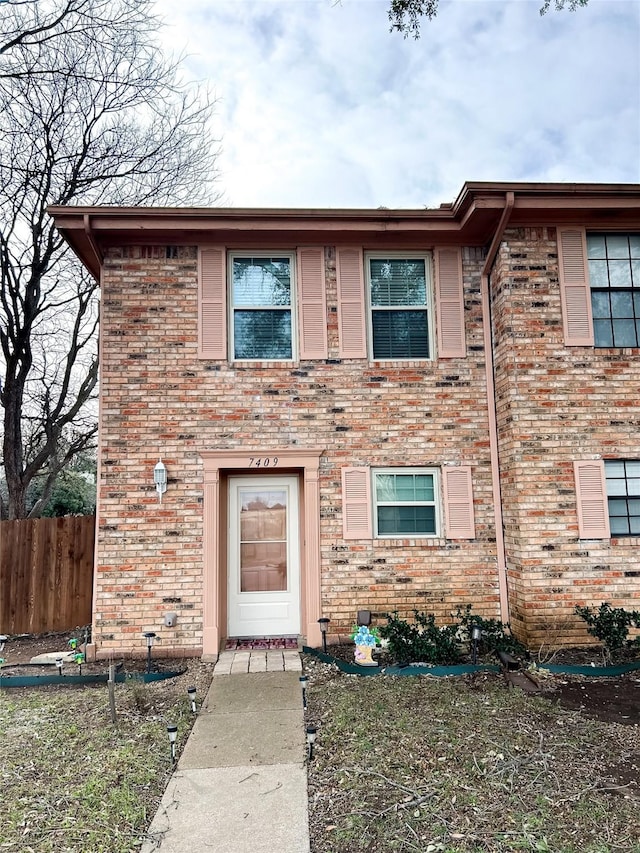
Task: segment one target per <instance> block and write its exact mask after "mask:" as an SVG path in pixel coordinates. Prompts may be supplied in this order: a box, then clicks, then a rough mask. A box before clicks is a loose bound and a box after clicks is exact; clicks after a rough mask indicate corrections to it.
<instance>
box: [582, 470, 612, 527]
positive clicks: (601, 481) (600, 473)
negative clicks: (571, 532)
mask: <svg viewBox="0 0 640 853" xmlns="http://www.w3.org/2000/svg"><path fill="white" fill-rule="evenodd" d="M573 470H574V473H575V478H576V499H577V502H578V534H579V536H580V539H609V538H611V530H610V527H609V502H608V501H607V481H606V476H605V472H604V462H603V461H602V460H601V459H595V460H591V461H589V462H574V463H573Z"/></svg>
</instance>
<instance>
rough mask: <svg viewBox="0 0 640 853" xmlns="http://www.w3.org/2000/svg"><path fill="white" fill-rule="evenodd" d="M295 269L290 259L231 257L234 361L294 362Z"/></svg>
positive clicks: (263, 256)
mask: <svg viewBox="0 0 640 853" xmlns="http://www.w3.org/2000/svg"><path fill="white" fill-rule="evenodd" d="M294 266H295V265H294V264H293V256H292V255H266V254H265V255H254V254H250V255H248V254H238V253H235V254H232V255H231V257H230V271H231V275H230V277H231V288H230V290H231V300H230V301H231V335H232V349H231V351H232V353H233V358H234V359H236V360H286V361H290V360H291V359H293V358H294V352H293V341H294V329H293V324H294V315H293V304H292V299H293V293H294V292H295V287H294V283H293V274H294V272H293V271H294Z"/></svg>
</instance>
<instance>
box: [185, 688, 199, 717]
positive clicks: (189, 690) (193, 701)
mask: <svg viewBox="0 0 640 853" xmlns="http://www.w3.org/2000/svg"><path fill="white" fill-rule="evenodd" d="M187 695H188V697H189V701H190V702H191V710H192V711H193V713H194V714H195V713H196V710H197V708H196V688H195V687H187Z"/></svg>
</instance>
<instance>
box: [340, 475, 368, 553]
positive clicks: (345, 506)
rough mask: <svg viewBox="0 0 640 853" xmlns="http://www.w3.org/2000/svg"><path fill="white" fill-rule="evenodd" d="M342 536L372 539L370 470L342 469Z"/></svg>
mask: <svg viewBox="0 0 640 853" xmlns="http://www.w3.org/2000/svg"><path fill="white" fill-rule="evenodd" d="M342 535H343V537H344V538H345V539H371V538H372V537H373V525H372V523H371V477H370V475H369V469H368V468H343V469H342Z"/></svg>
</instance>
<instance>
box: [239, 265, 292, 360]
mask: <svg viewBox="0 0 640 853" xmlns="http://www.w3.org/2000/svg"><path fill="white" fill-rule="evenodd" d="M276 257H278V258H288V259H289V268H290V271H291V302H290V304H289V305H288V306H287V309H286V310H289V312H290V314H291V357H290V358H266V357H260V358H236V356H235V316H234V315H235V312H236V310H242V309H245V310H246V309H251V306H250V305H242V306H236V305H235V304H234V301H233V295H234V294H233V261H234V259H235V258H276ZM297 288H298V282H297V253H296V252H295V251H294V250H291V249H284V250H280V249H242V250H238V251H235V250H232V251H229V252H228V253H227V293H228V298H227V304H228V318H227V322H228V328H229V361H230V362H236V363H239V364H256V363H259V362H269V361H271V362H276V363H277V362H281V361H286V362H287V363H291V362H295V361H297V359H298V346H297V341H298V324H297ZM255 307H256V308H259V309H263V310H265V311H267V310H269V309H270V308H275V309H276V310H277V309H278V306H277V305H276V306H267V305H260V306H255ZM283 310H285V308H284V306H283Z"/></svg>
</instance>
